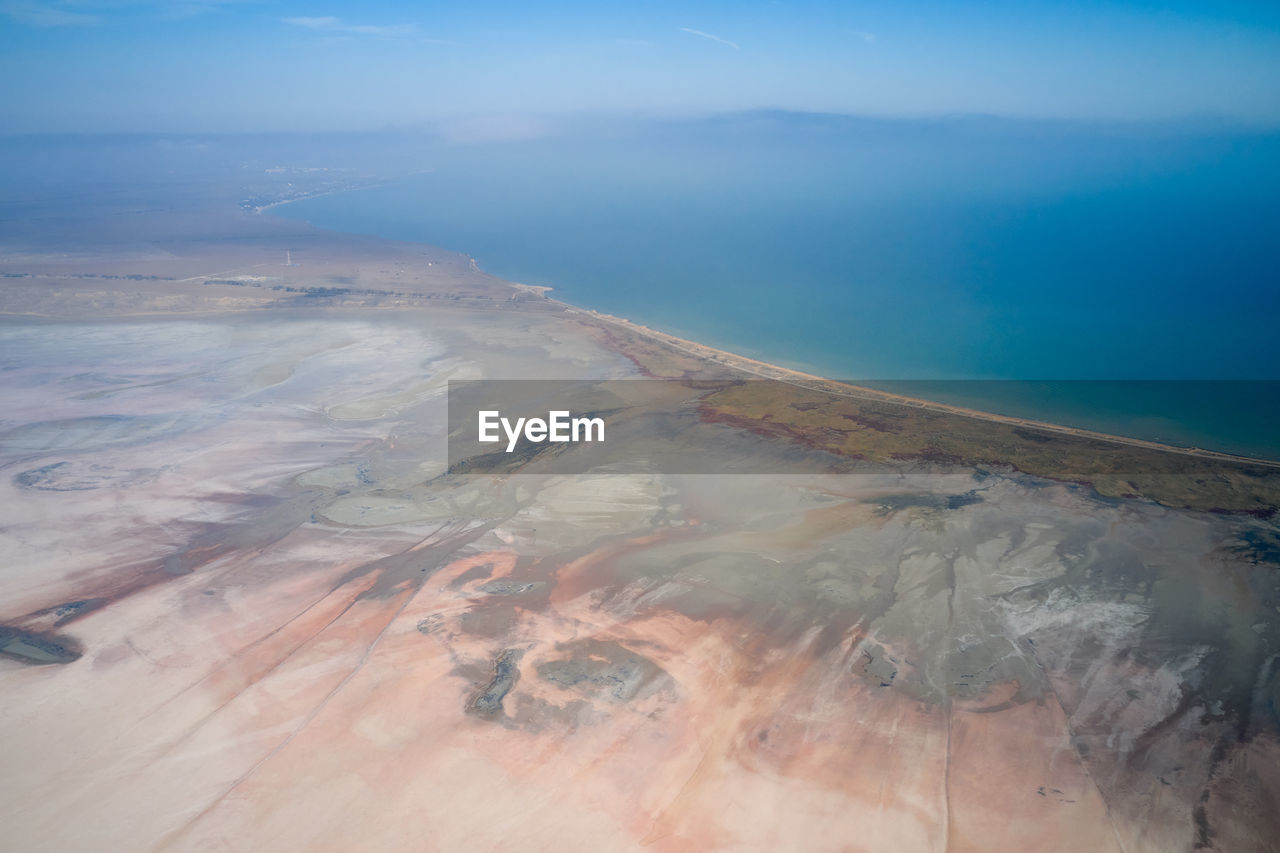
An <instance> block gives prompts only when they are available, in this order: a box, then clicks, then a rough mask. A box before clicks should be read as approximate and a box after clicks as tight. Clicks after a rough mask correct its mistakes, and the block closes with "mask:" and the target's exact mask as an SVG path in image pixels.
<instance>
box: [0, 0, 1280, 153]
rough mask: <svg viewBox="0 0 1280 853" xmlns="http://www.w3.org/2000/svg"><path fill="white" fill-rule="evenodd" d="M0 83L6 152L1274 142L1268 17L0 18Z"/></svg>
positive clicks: (214, 11)
mask: <svg viewBox="0 0 1280 853" xmlns="http://www.w3.org/2000/svg"><path fill="white" fill-rule="evenodd" d="M0 78H2V79H3V80H4V81H5V84H4V85H3V86H0V132H9V133H14V132H17V133H28V132H49V131H161V132H174V131H186V132H235V131H279V130H300V131H321V130H356V129H360V130H383V129H390V128H413V127H417V126H421V125H424V124H431V123H440V122H444V123H454V124H456V125H458V126H461V127H465V126H474V127H480V128H483V127H485V126H486V123H490V124H492V125H493V126H495V127H502V128H504V129H505V130H504V132H518V128H520V127H521V126H522V122H528V123H535V122H536V121H538V120H540V119H541V118H545V117H548V116H579V115H583V114H591V115H594V114H606V115H627V116H635V115H639V116H655V117H658V116H672V115H677V116H678V115H699V114H707V113H717V112H727V111H736V110H747V109H761V108H767V109H785V110H797V111H817V112H838V113H856V114H862V115H870V116H933V115H957V114H984V115H998V116H1017V117H1035V118H1045V117H1047V118H1071V119H1108V120H1110V119H1122V120H1149V119H1171V118H1172V119H1183V118H1187V117H1194V118H1205V117H1213V118H1221V119H1227V120H1232V121H1240V122H1245V123H1250V124H1261V125H1266V126H1275V125H1277V124H1280V3H1276V2H1269V3H1265V2H1241V0H1234V2H1233V0H1223V2H1212V0H1204V1H1203V2H1191V0H1183V2H1167V3H1149V2H1137V0H1134V1H1133V2H1097V0H1075V2H1056V0H1053V1H1052V2H1051V0H1022V2H1007V0H985V2H980V1H979V0H942V1H941V2H927V1H926V2H912V0H888V2H753V1H752V0H739V2H645V0H635V2H629V3H618V2H605V1H604V0H597V2H551V3H514V2H494V0H472V2H468V3H452V4H440V3H431V2H417V3H395V2H378V0H370V1H369V2H360V3H343V2H326V0H168V2H159V0H152V2H137V1H136V0H0ZM513 129H516V130H513Z"/></svg>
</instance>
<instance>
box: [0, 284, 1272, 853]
mask: <svg viewBox="0 0 1280 853" xmlns="http://www.w3.org/2000/svg"><path fill="white" fill-rule="evenodd" d="M0 341H3V343H2V344H0V346H2V347H3V349H2V350H0V353H2V354H3V357H4V360H5V364H4V366H5V367H6V368H7V369H6V370H4V371H3V372H0V395H2V397H3V400H4V402H5V407H4V416H3V423H2V424H0V465H2V466H3V470H4V477H3V478H2V479H0V501H2V502H3V506H4V507H5V509H6V513H5V514H6V518H5V522H4V528H3V531H0V558H3V565H4V566H5V570H4V575H3V588H4V596H3V603H2V611H0V624H3V625H8V626H15V627H20V628H23V629H25V630H31V631H37V630H38V631H41V632H44V633H45V634H46V635H50V634H51V635H56V636H58V637H62V638H66V639H67V640H68V641H69V642H74V643H75V644H76V646H77V647H78V649H79V651H80V652H81V656H80V657H79V658H78V659H76V660H74V661H72V662H69V663H65V664H60V665H46V666H31V665H26V664H24V663H21V662H18V661H17V660H14V659H0V690H3V692H4V695H5V697H6V698H5V702H4V703H3V710H0V730H2V731H3V740H4V744H5V746H4V748H3V749H4V759H3V768H4V769H3V772H0V825H2V826H3V827H4V840H3V842H0V846H3V847H5V848H6V849H14V850H90V849H95V850H96V849H128V850H143V849H179V850H240V849H271V850H297V849H314V850H382V849H388V848H390V847H393V846H400V847H406V848H409V849H439V850H454V849H459V848H463V847H465V848H468V849H480V850H488V849H500V848H501V849H531V850H539V849H545V850H565V849H568V850H574V849H580V850H602V849H623V850H625V849H656V850H705V849H740V850H780V849H793V850H1125V851H1137V850H1171V849H1192V848H1193V847H1194V846H1195V844H1196V843H1197V842H1198V841H1206V843H1208V844H1209V845H1210V846H1211V847H1215V848H1216V849H1222V850H1251V849H1252V850H1261V849H1265V847H1266V844H1267V843H1268V839H1270V838H1272V837H1273V834H1272V833H1273V832H1274V830H1275V826H1274V824H1273V822H1274V816H1275V815H1276V814H1277V811H1276V809H1275V798H1276V796H1277V790H1278V788H1277V784H1276V783H1277V779H1276V778H1275V777H1276V771H1275V770H1274V768H1275V767H1276V766H1277V763H1276V761H1275V757H1276V756H1277V753H1278V750H1277V743H1276V741H1275V730H1274V724H1273V723H1272V722H1271V721H1270V720H1269V718H1268V717H1267V712H1266V711H1265V708H1263V705H1265V702H1266V701H1267V695H1269V694H1268V691H1273V690H1274V689H1275V688H1274V686H1273V682H1271V681H1268V678H1269V671H1270V669H1269V668H1270V665H1271V660H1272V659H1271V658H1270V657H1269V656H1268V655H1269V653H1268V652H1267V649H1268V648H1270V647H1269V646H1268V643H1269V642H1271V640H1270V638H1271V637H1273V636H1274V633H1273V632H1274V631H1275V629H1276V621H1277V617H1276V612H1275V610H1274V607H1273V601H1272V599H1273V598H1274V596H1275V594H1276V591H1275V589H1274V585H1273V580H1272V579H1271V578H1272V573H1273V572H1274V569H1273V568H1272V567H1269V566H1267V565H1265V564H1263V565H1261V566H1259V565H1256V564H1254V563H1252V562H1250V561H1249V560H1248V559H1247V558H1246V557H1245V556H1243V555H1241V554H1240V553H1238V552H1237V551H1234V550H1233V549H1232V545H1233V543H1235V542H1236V541H1238V537H1239V536H1241V535H1242V534H1244V533H1246V532H1247V531H1249V530H1255V529H1257V527H1258V526H1259V525H1263V524H1265V523H1264V522H1259V521H1255V520H1251V519H1241V518H1230V517H1216V516H1212V515H1207V514H1196V513H1184V512H1177V511H1173V510H1168V509H1164V508H1162V507H1158V506H1155V505H1152V504H1147V503H1141V502H1128V503H1124V502H1107V501H1099V500H1097V499H1095V498H1094V497H1092V496H1090V494H1089V493H1088V492H1087V490H1084V489H1080V488H1077V487H1073V486H1068V485H1062V484H1053V483H1048V482H1045V481H1035V480H1031V479H1029V478H1020V477H1017V476H1014V475H1008V476H1004V475H981V476H978V475H975V472H974V471H972V470H970V469H966V468H963V467H961V466H955V467H951V468H942V467H937V466H930V465H926V464H922V463H918V462H915V463H908V462H904V463H903V464H901V465H899V466H896V467H895V466H880V467H873V466H868V468H867V469H866V471H864V472H863V473H858V474H851V475H831V474H826V473H823V471H824V466H823V464H822V459H821V455H820V454H813V458H812V459H811V460H809V461H807V462H806V461H805V459H804V458H799V459H795V458H794V456H791V457H788V458H792V459H793V461H794V464H795V466H796V467H795V470H796V471H797V473H796V474H794V475H788V476H676V475H658V474H654V473H652V472H649V471H646V470H644V469H643V466H638V467H637V469H636V470H634V471H631V472H629V473H622V474H619V473H612V474H605V473H602V472H597V473H595V474H589V475H583V476H578V477H555V476H550V475H532V474H531V475H524V476H517V477H509V478H499V477H473V478H465V477H447V476H441V474H442V471H443V468H444V462H443V457H444V428H445V424H444V402H445V401H444V397H443V393H444V383H445V382H446V381H447V379H448V378H450V377H453V378H464V377H465V378H482V377H501V378H513V377H527V378H537V377H552V376H554V377H555V378H569V377H574V376H578V377H601V378H603V377H626V376H633V375H635V370H634V368H633V367H632V366H631V364H630V363H629V362H628V361H626V360H625V359H623V358H622V357H620V356H618V355H616V354H614V353H612V352H609V351H606V350H604V349H602V348H600V347H599V346H598V345H597V344H595V343H593V341H592V340H591V339H590V338H589V337H587V336H586V335H584V334H582V333H581V332H578V331H576V330H575V327H573V326H572V325H570V324H566V323H564V322H563V321H561V320H559V319H557V318H556V317H554V316H549V315H540V314H537V313H534V314H529V313H519V312H487V313H477V312H470V311H466V310H457V309H454V308H450V309H448V310H434V309H432V310H418V309H413V310H408V309H406V310H402V311H398V312H396V313H394V314H392V313H389V312H385V311H366V312H360V311H354V310H348V311H322V310H310V311H306V310H299V311H295V312H288V311H284V312H276V311H273V312H271V313H270V314H263V315H258V316H250V315H244V314H229V315H225V316H216V315H214V316H207V317H186V318H173V319H152V320H145V321H130V320H111V321H100V322H84V321H81V322H76V323H66V322H56V323H40V324H28V323H20V322H16V321H14V322H6V323H5V324H3V326H0ZM716 431H722V432H723V433H724V434H726V435H727V434H728V433H729V432H730V431H731V430H730V428H728V427H707V433H705V434H700V435H702V437H703V438H705V436H706V435H715V434H717V432H716ZM736 440H737V441H741V440H742V439H741V437H739V438H738V439H736ZM750 440H752V441H755V442H756V443H757V445H758V447H759V450H758V452H760V453H769V452H784V451H783V450H782V449H778V448H777V445H776V444H775V443H773V442H771V441H769V440H767V439H762V438H761V439H754V438H753V439H750ZM717 446H718V445H717V443H716V442H714V441H713V442H711V443H709V444H708V445H707V449H706V452H708V453H713V454H714V453H715V452H717V451H716V447H717ZM786 452H788V453H791V454H794V451H786ZM806 471H809V473H805V472H806ZM29 472H39V473H37V474H29ZM24 475H27V476H24ZM936 495H970V496H971V497H973V498H975V500H972V501H971V502H968V503H964V504H963V505H958V506H957V507H956V508H953V509H940V508H936V507H931V506H927V505H919V506H912V505H911V501H910V500H906V501H899V502H897V503H894V502H893V501H890V500H888V499H889V498H891V497H897V498H902V497H903V496H908V497H909V496H936ZM86 600H89V601H92V602H94V603H93V604H92V605H91V606H86V607H84V608H83V610H82V611H77V610H76V609H75V607H71V608H70V609H68V608H67V607H66V605H69V604H70V603H72V602H81V601H86ZM60 605H62V606H63V607H62V609H61V610H59V609H57V608H58V607H59V606H60ZM51 608H53V609H51ZM1206 614H1208V615H1206ZM59 622H61V623H62V624H58V623H59ZM1230 662H1235V663H1238V664H1239V665H1240V667H1242V669H1241V671H1239V672H1235V671H1229V670H1230V668H1231V667H1230ZM504 668H505V669H506V670H508V672H507V674H506V676H505V680H503V679H502V678H500V677H499V675H500V672H499V671H500V670H503V669H504ZM1246 682H1247V684H1246ZM1241 685H1245V686H1244V687H1242V686H1241ZM1258 685H1260V686H1258ZM504 691H505V692H504ZM1242 707H1243V708H1246V709H1248V708H1255V712H1254V714H1253V716H1252V718H1251V719H1250V721H1247V722H1246V723H1245V730H1244V731H1240V730H1239V728H1238V727H1239V725H1240V722H1239V721H1240V719H1241V716H1240V708H1242Z"/></svg>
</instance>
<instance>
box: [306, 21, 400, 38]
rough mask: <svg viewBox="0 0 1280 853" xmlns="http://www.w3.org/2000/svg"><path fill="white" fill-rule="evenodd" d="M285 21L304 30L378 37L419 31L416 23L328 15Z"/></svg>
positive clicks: (398, 36) (394, 36)
mask: <svg viewBox="0 0 1280 853" xmlns="http://www.w3.org/2000/svg"><path fill="white" fill-rule="evenodd" d="M284 22H285V23H286V24H289V25H291V26H295V27H301V28H303V29H304V30H316V31H317V32H323V33H345V34H348V35H357V36H376V37H378V38H407V37H409V36H412V35H414V34H415V33H417V31H418V28H417V26H416V25H414V24H349V23H347V22H346V21H344V20H342V19H341V18H334V17H332V16H328V15H326V16H324V17H319V18H285V19H284Z"/></svg>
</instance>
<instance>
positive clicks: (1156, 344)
mask: <svg viewBox="0 0 1280 853" xmlns="http://www.w3.org/2000/svg"><path fill="white" fill-rule="evenodd" d="M433 163H434V164H435V168H434V170H433V171H432V172H431V173H429V174H425V175H420V176H417V177H414V178H411V179H406V180H404V181H401V182H398V183H394V184H391V185H387V186H382V187H378V188H375V189H370V190H364V191H357V192H351V193H344V194H340V195H334V196H327V197H319V198H314V199H307V200H304V201H300V202H297V203H294V204H291V205H288V206H286V207H284V208H281V209H280V212H281V213H283V214H284V215H286V216H290V217H295V218H301V219H306V220H309V221H311V222H313V223H314V224H316V225H319V226H322V227H326V228H330V229H335V230H341V231H350V232H359V233H369V234H376V235H380V236H384V237H389V238H392V239H400V240H410V241H419V242H424V243H430V244H433V245H438V246H443V247H446V248H450V249H455V250H458V251H461V252H465V253H467V254H469V255H471V256H473V257H475V258H476V259H477V261H478V262H479V264H480V265H481V266H482V267H483V268H484V269H485V270H487V271H489V272H492V273H494V274H496V275H499V276H502V277H504V278H508V279H511V280H514V281H519V282H524V283H527V284H541V285H549V286H552V287H553V288H554V289H555V292H554V295H555V296H556V297H558V298H560V299H563V300H566V301H568V302H571V303H574V304H578V305H582V306H584V307H589V308H594V309H597V310H601V311H604V312H607V313H612V314H618V315H621V316H625V317H628V318H630V319H633V320H635V321H637V322H641V323H645V324H647V325H651V326H654V327H657V328H660V329H663V330H666V331H670V332H673V333H676V334H680V335H683V336H686V337H690V338H694V339H697V340H700V341H703V342H705V343H709V344H712V345H715V346H720V347H723V348H725V349H729V350H732V351H735V352H739V353H743V354H747V355H752V356H755V357H759V358H762V359H765V360H768V361H772V362H775V363H780V364H784V365H788V366H793V367H797V368H801V369H806V370H809V371H813V372H817V373H821V374H823V375H826V376H831V377H835V378H846V379H854V380H878V381H881V382H888V383H890V384H891V385H892V383H893V382H897V381H902V380H912V381H915V384H910V385H907V386H902V389H903V390H913V391H914V393H916V394H917V395H920V396H932V397H934V398H937V399H947V401H948V402H957V403H961V404H971V405H975V406H978V407H981V408H988V409H994V410H997V411H1004V412H1006V413H1009V414H1018V415H1024V416H1030V417H1042V418H1044V419H1047V420H1053V421H1056V422H1064V423H1071V424H1073V425H1078V426H1085V427H1090V428H1100V429H1102V428H1105V429H1106V430H1107V431H1110V432H1118V433H1124V434H1130V435H1135V436H1137V437H1143V438H1154V439H1160V440H1164V441H1169V442H1172V443H1176V444H1187V445H1196V446H1210V447H1214V448H1216V449H1222V450H1228V451H1231V452H1240V453H1246V454H1251V455H1263V456H1271V457H1280V426H1277V424H1280V383H1277V382H1273V381H1270V380H1280V333H1278V332H1277V330H1278V329H1280V135H1277V134H1274V133H1266V132H1260V131H1249V130H1244V129H1239V128H1230V127H1224V126H1218V125H1214V126H1210V125H1190V124H1184V125H1115V124H1112V125H1098V124H1079V123H1063V122H1021V121H1000V120H992V119H956V120H937V121H874V120H864V119H854V118H845V117H830V116H797V115H788V114H751V115H745V116H735V117H728V118H723V119H717V120H702V121H688V122H665V123H653V124H648V125H644V124H635V125H629V126H626V127H621V128H606V129H604V130H601V129H598V128H596V129H589V130H583V131H580V132H577V133H568V134H559V135H554V136H550V137H546V138H541V139H535V140H527V141H517V142H508V143H491V144H485V145H470V146H453V147H442V148H440V149H439V150H437V151H435V152H433ZM921 380H925V382H924V383H921V382H920V381H921ZM954 380H1020V382H1003V383H990V382H988V383H956V382H955V381H954ZM1050 380H1053V381H1054V382H1053V383H1052V384H1051V385H1049V384H1046V382H1048V381H1050ZM1060 380H1074V381H1070V382H1061V381H1060ZM1079 380H1089V381H1079ZM1100 380H1108V381H1109V383H1108V382H1100ZM1118 380H1127V381H1128V382H1127V384H1126V385H1123V386H1122V385H1117V384H1116V381H1118ZM1152 380H1160V381H1156V382H1153V381H1152ZM1190 380H1194V382H1191V381H1190ZM1222 380H1235V381H1230V382H1224V381H1222ZM1240 380H1250V381H1247V382H1243V381H1240ZM1171 381H1172V382H1173V383H1174V384H1169V382H1171ZM931 383H932V384H931ZM1051 387H1052V388H1053V390H1052V392H1049V391H1047V389H1049V388H1051ZM926 391H927V392H928V393H927V394H926V393H924V392H926Z"/></svg>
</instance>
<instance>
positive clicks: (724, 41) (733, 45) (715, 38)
mask: <svg viewBox="0 0 1280 853" xmlns="http://www.w3.org/2000/svg"><path fill="white" fill-rule="evenodd" d="M680 32H682V33H688V34H689V35H691V36H698V37H699V38H704V39H710V40H711V41H715V42H719V43H720V44H723V45H728V46H729V47H731V48H733V49H734V50H742V48H741V47H739V46H738V44H737V43H736V42H731V41H729V40H728V39H722V38H720V36H717V35H712V34H711V33H704V32H703V31H702V30H691V29H689V28H688V27H681V28H680Z"/></svg>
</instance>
